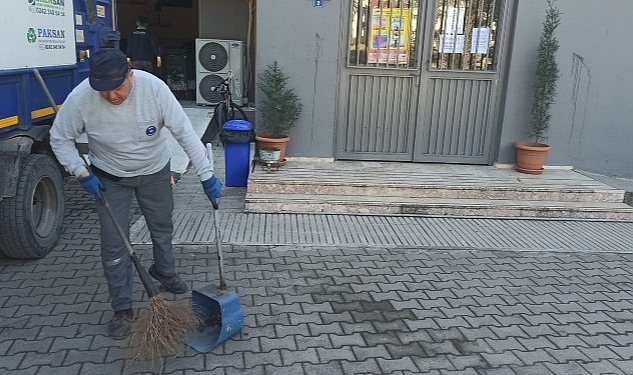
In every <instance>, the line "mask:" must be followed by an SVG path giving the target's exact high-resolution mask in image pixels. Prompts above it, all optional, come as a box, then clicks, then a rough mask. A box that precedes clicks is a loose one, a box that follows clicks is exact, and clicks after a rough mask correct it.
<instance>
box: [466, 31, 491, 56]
mask: <svg viewBox="0 0 633 375" xmlns="http://www.w3.org/2000/svg"><path fill="white" fill-rule="evenodd" d="M489 40H490V28H489V27H475V28H474V29H473V35H472V40H471V42H470V53H481V54H484V55H487V54H488V45H489Z"/></svg>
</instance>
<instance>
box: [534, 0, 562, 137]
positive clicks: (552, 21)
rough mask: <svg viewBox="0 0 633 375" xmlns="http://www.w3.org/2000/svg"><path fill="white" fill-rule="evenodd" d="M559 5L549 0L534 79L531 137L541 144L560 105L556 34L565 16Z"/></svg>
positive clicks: (554, 0) (553, 0) (558, 45)
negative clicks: (558, 99)
mask: <svg viewBox="0 0 633 375" xmlns="http://www.w3.org/2000/svg"><path fill="white" fill-rule="evenodd" d="M555 2H556V0H547V10H546V13H545V20H544V21H543V31H542V32H541V39H540V42H539V47H538V59H537V63H536V74H535V78H534V101H533V102H532V110H531V117H530V130H529V135H530V136H532V137H534V138H535V140H536V142H537V143H539V142H542V141H544V140H546V139H547V132H548V130H549V124H550V118H551V112H550V108H551V106H552V104H554V102H555V101H556V81H557V80H558V77H559V72H558V64H557V62H556V54H557V52H558V48H559V47H560V44H559V42H558V39H556V35H555V32H556V28H557V27H558V25H560V22H561V13H560V11H559V10H558V8H557V7H556V5H555Z"/></svg>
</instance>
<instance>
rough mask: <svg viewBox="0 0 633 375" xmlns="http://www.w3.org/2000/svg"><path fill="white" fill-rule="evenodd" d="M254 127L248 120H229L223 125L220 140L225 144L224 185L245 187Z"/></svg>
mask: <svg viewBox="0 0 633 375" xmlns="http://www.w3.org/2000/svg"><path fill="white" fill-rule="evenodd" d="M252 134H253V125H251V123H250V122H248V121H246V120H229V121H227V122H225V123H224V125H222V131H221V132H220V139H221V140H222V143H223V144H224V173H225V175H224V176H225V178H224V183H225V184H226V186H233V187H245V186H246V183H247V181H248V169H249V165H250V158H251V143H250V142H251V139H252Z"/></svg>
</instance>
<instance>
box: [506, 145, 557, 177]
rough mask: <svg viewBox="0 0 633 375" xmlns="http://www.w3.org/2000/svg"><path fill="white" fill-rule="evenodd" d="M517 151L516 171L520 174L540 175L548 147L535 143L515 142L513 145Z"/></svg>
mask: <svg viewBox="0 0 633 375" xmlns="http://www.w3.org/2000/svg"><path fill="white" fill-rule="evenodd" d="M514 148H515V149H516V150H517V166H516V169H517V171H518V172H521V173H528V174H541V173H543V165H544V164H545V158H546V157H547V152H548V151H549V149H550V146H549V145H546V144H544V143H535V142H517V143H515V144H514Z"/></svg>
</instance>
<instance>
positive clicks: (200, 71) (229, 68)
mask: <svg viewBox="0 0 633 375" xmlns="http://www.w3.org/2000/svg"><path fill="white" fill-rule="evenodd" d="M244 53H245V50H244V43H243V42H241V41H239V40H222V39H200V38H198V39H196V103H197V104H206V105H215V104H218V103H219V102H220V101H221V100H222V95H221V94H219V93H218V92H216V91H214V88H215V87H216V86H217V85H218V84H219V83H222V81H224V80H225V79H227V78H229V77H230V78H231V79H230V81H229V82H230V84H229V85H230V90H231V98H232V100H233V103H235V104H237V105H242V94H243V92H244V90H243V84H244V75H243V72H244Z"/></svg>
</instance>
